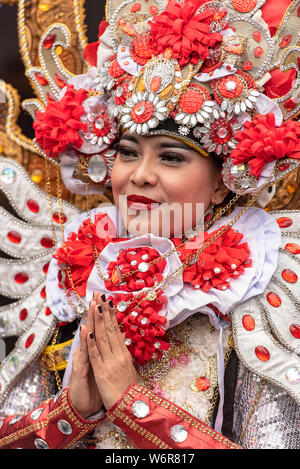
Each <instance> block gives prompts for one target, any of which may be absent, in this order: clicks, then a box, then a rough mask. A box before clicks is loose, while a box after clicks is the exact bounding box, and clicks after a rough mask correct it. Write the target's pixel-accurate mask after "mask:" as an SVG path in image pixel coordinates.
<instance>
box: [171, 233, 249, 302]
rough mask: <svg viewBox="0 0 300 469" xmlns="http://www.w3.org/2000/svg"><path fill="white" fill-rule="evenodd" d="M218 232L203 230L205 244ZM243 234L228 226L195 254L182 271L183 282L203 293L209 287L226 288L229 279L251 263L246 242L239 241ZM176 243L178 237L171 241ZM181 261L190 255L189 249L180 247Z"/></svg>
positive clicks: (239, 273) (235, 276) (234, 277)
mask: <svg viewBox="0 0 300 469" xmlns="http://www.w3.org/2000/svg"><path fill="white" fill-rule="evenodd" d="M216 233H217V231H214V232H212V233H209V234H208V233H204V240H203V242H204V243H205V242H206V241H207V240H208V239H209V238H211V237H212V236H213V235H214V234H216ZM242 238H243V235H242V234H241V233H238V232H236V231H234V230H233V229H232V228H230V229H229V230H228V231H227V232H226V233H225V234H224V235H223V236H221V237H220V238H218V239H217V240H216V241H215V242H213V243H212V244H211V245H210V246H208V247H207V248H206V249H205V250H204V251H203V252H201V253H200V254H199V256H198V260H197V262H195V263H194V264H192V265H191V266H190V267H187V268H186V269H185V271H184V272H183V281H184V282H186V283H190V284H192V286H193V288H194V289H201V290H202V291H204V292H205V293H206V292H207V291H208V290H210V289H211V288H217V289H219V290H227V288H228V287H229V286H230V284H229V282H230V280H231V279H232V278H233V279H236V278H238V277H239V276H240V275H241V274H242V273H243V272H244V269H245V267H250V266H251V265H252V260H251V259H250V258H249V257H250V251H249V247H248V244H247V243H242V244H240V241H241V240H242ZM173 242H174V243H175V245H176V244H177V245H178V244H179V240H173ZM180 251H181V257H180V259H181V261H182V262H184V261H185V260H186V259H187V258H188V257H189V256H190V255H191V254H192V251H191V250H190V249H186V248H185V247H183V248H180Z"/></svg>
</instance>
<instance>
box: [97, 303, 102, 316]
mask: <svg viewBox="0 0 300 469" xmlns="http://www.w3.org/2000/svg"><path fill="white" fill-rule="evenodd" d="M97 307H98V312H99V313H100V314H102V306H101V305H98V306H97Z"/></svg>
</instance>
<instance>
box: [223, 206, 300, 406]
mask: <svg viewBox="0 0 300 469" xmlns="http://www.w3.org/2000/svg"><path fill="white" fill-rule="evenodd" d="M270 213H271V215H272V216H273V217H274V218H275V219H276V221H277V223H278V225H279V227H280V229H281V235H282V242H281V247H280V254H279V261H278V267H277V270H276V272H275V273H274V275H273V277H272V279H271V281H270V283H269V285H268V287H267V289H266V290H265V292H264V293H263V294H261V295H258V296H256V297H254V298H251V299H250V300H248V301H246V302H244V303H242V304H240V305H238V306H237V307H236V308H235V309H234V311H233V314H232V324H233V331H234V341H235V348H236V351H237V354H238V356H239V358H240V359H241V361H242V362H243V363H244V365H245V366H246V367H247V368H248V369H250V370H252V371H253V372H255V373H256V374H258V375H259V376H261V377H263V378H265V379H267V380H269V381H271V382H273V383H275V384H277V385H278V386H280V387H281V388H283V389H285V390H286V391H287V392H288V393H289V394H290V395H291V396H292V397H293V398H294V399H295V400H296V401H297V402H298V403H300V340H299V339H300V319H299V317H300V302H299V281H300V280H299V279H298V276H297V273H296V272H299V263H300V239H299V229H300V213H299V211H297V210H294V211H293V210H282V211H274V212H270Z"/></svg>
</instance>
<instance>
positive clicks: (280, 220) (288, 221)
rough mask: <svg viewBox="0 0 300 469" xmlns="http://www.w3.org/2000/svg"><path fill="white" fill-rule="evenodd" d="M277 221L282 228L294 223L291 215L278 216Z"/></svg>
mask: <svg viewBox="0 0 300 469" xmlns="http://www.w3.org/2000/svg"><path fill="white" fill-rule="evenodd" d="M276 221H277V223H278V225H279V226H280V228H287V227H288V226H291V225H292V224H293V220H292V219H291V218H289V217H280V218H277V220H276Z"/></svg>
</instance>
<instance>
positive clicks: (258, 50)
mask: <svg viewBox="0 0 300 469" xmlns="http://www.w3.org/2000/svg"><path fill="white" fill-rule="evenodd" d="M263 53H264V50H263V48H262V47H255V49H254V55H255V57H261V56H262V55H263Z"/></svg>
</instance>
